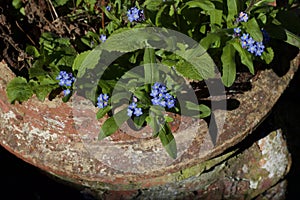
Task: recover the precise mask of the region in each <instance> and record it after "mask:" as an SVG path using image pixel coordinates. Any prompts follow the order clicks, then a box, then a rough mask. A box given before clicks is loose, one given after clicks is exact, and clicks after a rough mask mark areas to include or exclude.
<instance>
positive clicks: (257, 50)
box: [240, 33, 265, 56]
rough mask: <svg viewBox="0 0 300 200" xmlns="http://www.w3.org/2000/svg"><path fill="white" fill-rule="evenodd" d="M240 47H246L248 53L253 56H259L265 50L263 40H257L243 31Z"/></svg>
mask: <svg viewBox="0 0 300 200" xmlns="http://www.w3.org/2000/svg"><path fill="white" fill-rule="evenodd" d="M240 40H241V45H242V48H244V49H247V51H249V52H250V53H252V54H254V55H255V56H261V55H262V53H263V52H264V50H265V46H264V44H263V42H257V41H255V40H254V39H253V38H252V37H250V36H249V34H248V33H244V34H243V35H242V36H241V37H240Z"/></svg>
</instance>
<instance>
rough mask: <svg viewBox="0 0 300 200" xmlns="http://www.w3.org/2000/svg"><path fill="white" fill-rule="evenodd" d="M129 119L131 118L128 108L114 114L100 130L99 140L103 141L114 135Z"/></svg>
mask: <svg viewBox="0 0 300 200" xmlns="http://www.w3.org/2000/svg"><path fill="white" fill-rule="evenodd" d="M128 119H129V117H128V115H127V108H126V109H124V110H121V111H119V112H118V113H116V114H114V115H113V116H112V117H110V118H108V119H107V120H106V121H105V122H104V123H103V125H102V127H101V129H100V133H99V136H98V139H99V140H102V139H104V138H106V137H108V136H110V135H112V134H113V133H115V132H116V131H117V130H118V129H119V126H121V125H122V124H123V123H124V122H125V121H127V120H128Z"/></svg>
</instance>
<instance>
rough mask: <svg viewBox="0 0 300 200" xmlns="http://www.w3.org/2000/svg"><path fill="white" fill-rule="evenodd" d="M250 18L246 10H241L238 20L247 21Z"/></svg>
mask: <svg viewBox="0 0 300 200" xmlns="http://www.w3.org/2000/svg"><path fill="white" fill-rule="evenodd" d="M248 19H249V16H248V14H247V13H245V12H240V14H239V17H238V18H237V22H247V21H248Z"/></svg>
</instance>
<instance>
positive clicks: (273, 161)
mask: <svg viewBox="0 0 300 200" xmlns="http://www.w3.org/2000/svg"><path fill="white" fill-rule="evenodd" d="M258 145H259V147H260V150H261V153H262V155H263V160H262V162H261V167H262V168H263V169H265V170H267V171H268V172H269V175H268V177H269V178H273V177H274V176H275V177H281V176H283V175H284V174H285V172H286V169H287V167H288V164H289V159H288V150H287V147H286V145H285V143H284V140H283V138H282V133H281V131H280V130H277V131H274V132H272V133H271V134H269V135H268V136H267V137H265V138H263V139H261V140H259V141H258Z"/></svg>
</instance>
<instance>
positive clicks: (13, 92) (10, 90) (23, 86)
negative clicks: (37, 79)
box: [6, 77, 33, 103]
mask: <svg viewBox="0 0 300 200" xmlns="http://www.w3.org/2000/svg"><path fill="white" fill-rule="evenodd" d="M6 92H7V97H8V100H9V102H11V103H14V102H15V101H19V102H22V101H26V100H28V99H29V98H30V97H31V96H32V95H33V91H32V88H31V87H30V85H29V84H28V82H27V80H26V79H25V78H23V77H17V78H14V79H13V80H12V81H10V82H9V83H8V85H7V89H6Z"/></svg>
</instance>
